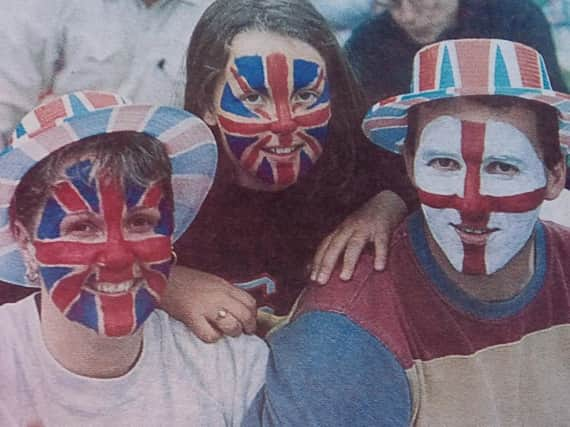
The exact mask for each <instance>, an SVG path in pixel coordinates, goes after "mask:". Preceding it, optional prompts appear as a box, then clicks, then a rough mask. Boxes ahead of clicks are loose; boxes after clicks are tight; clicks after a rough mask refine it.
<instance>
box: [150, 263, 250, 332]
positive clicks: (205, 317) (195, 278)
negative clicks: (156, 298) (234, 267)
mask: <svg viewBox="0 0 570 427" xmlns="http://www.w3.org/2000/svg"><path fill="white" fill-rule="evenodd" d="M161 306H162V308H163V309H164V310H165V311H166V312H167V313H169V314H170V315H171V316H172V317H174V318H176V319H178V320H180V321H181V322H183V323H184V324H185V325H186V326H188V327H189V328H190V329H191V330H192V332H194V334H196V336H198V337H199V338H200V339H201V340H202V341H205V342H215V341H217V340H218V339H220V338H221V337H222V336H223V335H230V336H237V335H240V334H241V333H242V332H245V333H247V334H251V333H253V332H255V326H256V325H255V316H256V303H255V299H253V297H251V296H250V295H249V294H248V293H247V292H245V291H242V290H241V289H238V288H236V287H235V286H233V285H231V284H230V283H229V282H227V281H225V280H224V279H222V278H221V277H218V276H215V275H213V274H209V273H204V272H202V271H198V270H194V269H190V268H187V267H183V266H179V265H177V266H174V267H173V269H172V271H171V273H170V278H169V283H168V287H167V289H166V293H165V295H164V296H163V298H162V301H161Z"/></svg>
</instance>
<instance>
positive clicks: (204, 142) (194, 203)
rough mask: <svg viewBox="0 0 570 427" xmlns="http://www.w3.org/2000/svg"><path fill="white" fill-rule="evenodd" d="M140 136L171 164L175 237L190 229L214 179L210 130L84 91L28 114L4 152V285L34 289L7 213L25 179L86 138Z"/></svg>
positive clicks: (187, 116) (0, 178) (185, 116)
mask: <svg viewBox="0 0 570 427" xmlns="http://www.w3.org/2000/svg"><path fill="white" fill-rule="evenodd" d="M122 131H134V132H141V133H145V134H147V135H150V136H152V137H155V138H156V139H158V140H159V141H161V142H162V143H163V144H164V146H165V148H166V152H167V153H168V156H169V158H170V162H171V164H172V190H173V196H174V223H175V224H174V233H173V239H174V240H176V239H177V238H179V237H180V236H181V235H182V233H183V232H184V231H185V230H186V228H188V226H189V225H190V223H191V222H192V220H193V219H194V217H195V216H196V214H197V212H198V209H199V208H200V206H201V204H202V202H203V201H204V199H205V197H206V195H207V193H208V191H209V189H210V187H211V185H212V182H213V179H214V174H215V171H216V163H217V148H216V143H215V139H214V136H213V134H212V132H211V131H210V129H209V127H208V126H207V125H206V124H205V123H204V122H202V121H201V120H200V119H199V118H197V117H196V116H194V115H192V114H191V113H189V112H187V111H184V110H180V109H178V108H174V107H165V106H153V105H134V104H130V103H128V102H127V101H126V100H125V99H123V98H122V97H120V96H119V95H116V94H113V93H107V92H98V91H81V92H74V93H70V94H67V95H63V96H59V97H56V98H53V99H50V100H49V101H47V102H46V103H44V104H41V105H39V106H37V107H36V108H34V109H33V110H32V111H31V112H29V113H28V114H27V115H26V116H24V118H23V119H22V121H21V122H20V123H19V124H18V126H17V127H16V129H15V130H14V132H13V134H12V138H11V141H10V144H9V145H8V146H7V147H6V148H5V149H4V150H3V151H2V152H0V280H3V281H6V282H10V283H13V284H17V285H22V286H32V285H31V284H29V283H27V280H26V278H25V271H26V269H25V265H24V261H23V258H22V256H21V252H20V250H19V248H18V245H17V242H16V240H15V239H14V238H13V236H12V232H11V230H10V219H9V208H10V203H11V201H12V196H13V195H14V192H15V190H16V187H17V185H18V183H19V182H20V180H21V179H22V177H23V176H24V175H25V174H26V172H28V171H29V170H30V169H31V168H32V166H34V165H35V164H36V163H38V162H39V161H40V160H42V159H43V158H45V157H47V156H48V155H49V154H51V153H52V152H54V151H55V150H57V149H59V148H61V147H63V146H65V145H68V144H71V143H73V142H76V141H79V140H82V139H84V138H87V137H90V136H95V135H101V134H109V133H113V132H122Z"/></svg>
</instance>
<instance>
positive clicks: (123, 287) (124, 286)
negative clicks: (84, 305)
mask: <svg viewBox="0 0 570 427" xmlns="http://www.w3.org/2000/svg"><path fill="white" fill-rule="evenodd" d="M134 284H135V281H134V280H128V281H126V282H121V283H96V284H95V285H94V286H93V288H94V289H95V290H96V291H98V292H102V293H105V294H120V293H124V292H127V291H128V290H129V289H131V288H132V287H133V286H134Z"/></svg>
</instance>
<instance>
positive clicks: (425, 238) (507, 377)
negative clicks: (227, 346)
mask: <svg viewBox="0 0 570 427" xmlns="http://www.w3.org/2000/svg"><path fill="white" fill-rule="evenodd" d="M411 88H412V90H411V92H410V93H406V94H403V95H400V96H397V97H392V98H388V99H385V100H383V101H381V102H379V103H377V104H376V105H374V106H373V107H372V109H371V110H370V111H369V113H368V115H367V116H366V118H365V120H364V121H363V129H364V131H365V133H366V134H367V135H368V136H369V138H370V139H371V141H372V142H373V143H374V144H376V145H378V146H380V147H381V148H383V149H386V150H391V151H393V152H398V153H401V154H402V155H403V156H404V157H405V160H406V169H407V171H408V173H409V175H410V177H411V179H412V182H413V185H414V187H415V189H416V191H417V193H418V197H419V200H420V209H418V211H416V212H415V213H412V214H411V215H410V216H409V217H408V218H407V219H406V220H405V221H404V222H403V223H402V224H401V225H400V227H398V229H397V230H396V232H395V233H394V235H393V237H392V247H391V251H390V259H389V261H388V265H387V268H386V270H385V271H384V272H375V271H374V269H373V263H372V260H371V259H370V257H362V258H361V260H360V262H359V265H358V266H357V269H356V272H355V279H354V280H353V282H352V283H350V284H349V285H347V284H346V283H342V282H340V281H338V280H335V281H334V282H333V283H329V285H327V286H326V287H322V288H310V289H308V290H307V292H305V293H304V294H303V296H302V298H301V300H300V301H299V304H298V307H297V310H296V312H295V314H294V315H293V316H292V317H293V319H292V322H291V323H290V324H289V325H288V326H286V327H284V328H283V329H281V330H279V331H277V332H276V333H275V334H274V335H272V336H271V337H270V347H271V351H272V353H273V355H272V357H271V360H272V361H273V363H272V366H271V369H270V370H268V378H267V380H266V386H265V387H264V389H263V390H262V393H261V394H262V396H261V397H260V399H259V400H258V401H259V402H263V404H260V405H259V407H258V408H257V409H254V410H252V417H251V420H252V421H253V420H258V419H261V420H263V425H271V424H272V423H275V422H276V421H277V420H279V422H280V423H283V424H285V425H298V424H309V425H310V424H311V423H312V422H314V421H315V420H318V422H314V424H315V425H317V424H318V425H363V426H364V425H366V426H367V425H390V426H409V425H474V426H475V425H502V424H509V425H556V424H558V423H559V420H561V419H568V417H570V409H569V408H568V407H567V405H566V404H565V401H566V399H567V398H566V390H567V387H568V381H570V366H569V365H568V363H567V361H568V358H569V357H570V348H569V347H568V345H567V343H568V339H569V338H570V292H569V291H570V267H569V265H568V262H567V259H568V254H569V253H570V252H569V251H570V230H569V229H568V228H566V227H564V226H562V225H559V224H555V223H552V222H547V221H541V220H539V211H540V207H541V205H542V203H543V202H544V201H545V200H552V199H555V198H556V197H557V196H558V195H559V194H560V192H561V191H562V189H563V188H564V185H565V180H566V162H567V161H568V160H569V152H568V148H569V147H570V117H569V116H568V112H570V95H568V94H564V93H559V92H556V91H553V90H552V88H551V86H550V81H549V78H548V74H547V71H546V67H545V65H544V60H543V59H542V57H541V56H540V54H539V53H538V52H537V51H536V50H534V49H532V48H530V47H528V46H525V45H522V44H518V43H514V42H510V41H505V40H496V39H459V40H449V41H443V42H439V43H436V44H433V45H430V46H427V47H425V48H423V49H421V50H420V51H419V52H418V53H417V55H416V58H415V65H414V79H413V82H412V86H411ZM350 285H352V286H350ZM292 348H293V349H297V348H302V349H303V351H291V349H292ZM330 366H334V367H335V369H334V372H330ZM308 376H311V378H312V381H311V385H310V386H308V387H307V385H306V383H303V385H302V386H301V385H300V384H299V382H298V378H305V377H308ZM323 390H324V391H325V392H324V395H323V394H322V391H323ZM347 395H348V396H350V399H347V398H346V396H347ZM292 396H294V397H292ZM371 396H373V398H372V397H371ZM293 400H294V401H293ZM323 402H328V403H330V404H328V405H323ZM292 407H295V411H291V408H292ZM260 414H261V415H260ZM355 420H356V421H355ZM252 425H257V423H256V422H255V421H253V423H252Z"/></svg>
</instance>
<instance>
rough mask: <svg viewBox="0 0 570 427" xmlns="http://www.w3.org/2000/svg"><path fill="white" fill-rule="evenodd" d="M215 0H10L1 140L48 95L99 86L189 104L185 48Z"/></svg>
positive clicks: (3, 21)
mask: <svg viewBox="0 0 570 427" xmlns="http://www.w3.org/2000/svg"><path fill="white" fill-rule="evenodd" d="M210 2H211V0H122V1H113V0H89V1H83V0H4V1H3V2H2V13H1V14H0V40H2V43H1V44H0V58H2V62H1V63H0V146H1V145H5V144H6V143H7V140H8V137H9V136H10V134H11V132H12V130H13V128H14V127H15V126H16V124H17V123H18V122H19V120H20V119H21V118H22V117H23V116H24V114H26V113H27V112H28V111H30V110H31V109H32V108H33V107H34V106H35V105H36V104H37V103H38V101H39V100H40V99H41V98H43V97H45V96H46V95H50V94H54V95H61V94H64V93H68V92H72V91H75V90H83V89H96V90H108V91H112V92H116V93H118V94H120V95H122V96H124V97H126V98H128V99H130V100H132V101H133V102H144V103H152V104H162V105H171V106H175V107H182V106H183V104H184V86H185V82H186V75H185V72H184V56H185V53H186V47H187V46H188V41H189V40H190V36H191V34H192V30H193V29H194V25H195V24H196V22H197V21H198V19H199V18H200V15H201V14H202V12H203V10H204V9H205V8H206V7H207V6H208V4H210Z"/></svg>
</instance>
